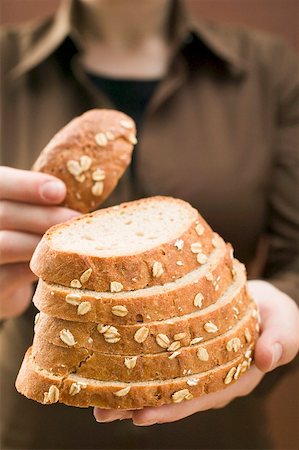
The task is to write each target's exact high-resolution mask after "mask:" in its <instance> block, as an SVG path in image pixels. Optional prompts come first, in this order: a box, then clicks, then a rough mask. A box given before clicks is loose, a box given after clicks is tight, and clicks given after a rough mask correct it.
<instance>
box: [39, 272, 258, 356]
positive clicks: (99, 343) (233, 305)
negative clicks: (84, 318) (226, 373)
mask: <svg viewBox="0 0 299 450" xmlns="http://www.w3.org/2000/svg"><path fill="white" fill-rule="evenodd" d="M242 277H243V280H242V281H241V282H240V284H239V285H238V286H237V287H236V289H235V291H234V292H233V295H232V296H231V298H229V299H226V300H225V301H222V298H223V297H221V298H220V299H219V300H218V302H216V303H215V304H213V305H211V306H210V307H208V308H205V309H204V310H200V311H198V312H197V313H192V314H190V315H186V316H182V317H180V318H175V319H169V320H164V321H155V322H149V323H147V324H146V325H144V324H135V325H119V326H118V327H117V333H118V337H119V340H118V341H117V342H114V343H110V342H108V341H107V340H106V339H105V334H103V333H100V332H99V331H98V326H97V324H94V323H88V322H87V323H86V322H85V323H83V322H82V323H80V322H72V321H67V320H63V319H56V318H53V317H49V316H47V315H46V314H44V313H40V315H39V318H38V321H37V323H36V325H35V336H36V339H46V340H47V341H48V342H50V343H52V344H55V345H58V346H63V347H64V346H66V345H67V344H65V343H64V342H63V341H62V340H61V338H60V332H61V331H62V330H69V331H70V332H71V334H72V335H73V336H74V339H75V342H76V344H75V345H74V346H73V348H76V347H85V348H87V349H91V350H96V351H100V352H103V353H111V354H120V355H128V354H130V355H139V354H144V353H160V352H162V351H164V349H163V348H162V347H160V346H159V345H158V344H157V342H156V336H157V335H158V334H161V333H163V334H165V335H167V336H168V338H169V339H170V341H171V342H172V341H173V340H174V335H175V334H178V333H186V337H185V338H184V339H182V341H181V345H182V346H187V345H189V344H190V341H191V340H192V339H194V338H196V337H202V338H203V341H205V340H207V339H211V338H212V337H215V336H218V335H220V334H222V333H225V332H226V331H228V330H229V328H230V327H233V326H234V325H235V324H236V323H237V321H238V320H239V319H240V318H241V317H243V315H244V314H245V312H246V310H247V307H248V306H249V304H250V303H251V302H252V300H251V299H250V298H249V296H248V294H247V290H246V286H245V274H244V273H243V274H242ZM210 322H212V324H213V325H214V326H216V329H215V330H214V331H213V332H211V331H207V330H206V328H205V327H206V324H207V323H210ZM102 325H106V324H102ZM144 327H145V328H146V329H147V330H148V336H147V338H146V339H145V340H144V341H143V342H137V341H136V340H135V336H136V332H137V331H138V330H140V329H143V328H144Z"/></svg>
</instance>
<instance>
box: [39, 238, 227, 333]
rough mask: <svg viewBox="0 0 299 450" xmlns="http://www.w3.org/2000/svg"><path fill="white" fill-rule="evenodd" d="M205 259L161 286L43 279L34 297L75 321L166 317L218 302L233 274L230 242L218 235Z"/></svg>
mask: <svg viewBox="0 0 299 450" xmlns="http://www.w3.org/2000/svg"><path fill="white" fill-rule="evenodd" d="M216 238H217V246H216V248H215V249H214V250H213V251H212V253H211V254H210V255H209V259H208V261H207V263H206V264H204V265H203V266H200V267H199V268H197V269H195V270H193V271H191V272H190V273H188V274H187V275H185V276H183V277H182V278H179V279H178V280H175V281H173V282H170V283H166V284H164V285H163V286H152V287H149V288H144V289H139V290H136V291H129V292H119V293H110V292H95V291H89V290H86V289H75V288H68V287H65V286H61V285H58V284H53V283H47V282H46V281H43V280H41V279H40V280H39V282H38V285H37V289H36V291H35V294H34V297H33V302H34V304H35V306H36V307H37V308H38V309H39V310H40V311H42V312H44V313H46V314H47V315H49V316H52V317H57V318H60V319H65V320H71V321H76V322H102V323H108V324H112V325H116V326H117V325H120V324H123V325H132V324H136V322H143V323H147V322H151V321H155V320H165V319H169V318H171V317H178V316H183V315H185V314H189V313H191V312H195V311H198V309H199V308H201V309H203V308H206V307H207V306H209V305H211V304H212V303H215V302H216V301H217V299H218V298H219V297H220V296H221V295H222V294H223V293H224V292H225V290H226V289H227V288H228V286H229V285H230V284H231V283H232V280H233V273H234V272H233V270H232V256H231V246H230V245H225V243H224V241H223V240H222V239H221V238H220V237H219V236H217V235H215V237H214V239H216Z"/></svg>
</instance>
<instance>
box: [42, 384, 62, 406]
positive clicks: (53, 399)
mask: <svg viewBox="0 0 299 450" xmlns="http://www.w3.org/2000/svg"><path fill="white" fill-rule="evenodd" d="M58 400H59V389H58V387H57V386H55V385H54V384H52V386H50V388H49V391H48V392H45V393H44V402H43V403H45V404H46V403H57V402H58Z"/></svg>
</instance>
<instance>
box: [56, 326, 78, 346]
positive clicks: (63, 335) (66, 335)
mask: <svg viewBox="0 0 299 450" xmlns="http://www.w3.org/2000/svg"><path fill="white" fill-rule="evenodd" d="M59 336H60V339H61V340H62V342H64V343H65V344H66V345H68V346H70V347H71V346H73V345H75V344H76V341H75V338H74V336H73V335H72V333H71V332H70V330H66V329H65V328H64V329H63V330H61V331H60V333H59Z"/></svg>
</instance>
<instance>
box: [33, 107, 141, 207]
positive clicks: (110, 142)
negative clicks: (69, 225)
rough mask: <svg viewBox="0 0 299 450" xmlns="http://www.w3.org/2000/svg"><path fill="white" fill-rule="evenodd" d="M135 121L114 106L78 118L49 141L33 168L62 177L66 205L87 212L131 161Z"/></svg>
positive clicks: (112, 186) (107, 191) (97, 203)
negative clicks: (113, 107) (65, 190)
mask: <svg viewBox="0 0 299 450" xmlns="http://www.w3.org/2000/svg"><path fill="white" fill-rule="evenodd" d="M135 134H136V128H135V123H134V121H133V120H132V119H131V118H130V117H128V116H127V115H126V114H124V113H121V112H119V111H115V110H112V109H108V110H107V109H93V110H90V111H87V112H86V113H84V114H83V115H82V116H79V117H76V118H75V119H73V120H72V121H71V122H70V123H69V124H67V125H66V126H65V127H64V128H62V129H61V130H60V131H59V132H58V133H57V134H56V135H55V136H54V137H53V138H52V139H51V141H50V142H49V143H48V145H47V146H46V147H45V148H44V150H43V151H42V152H41V154H40V156H39V157H38V159H37V161H36V162H35V164H34V165H33V170H35V171H39V172H44V173H49V174H51V175H54V176H55V177H57V178H60V179H61V180H62V181H63V182H64V183H65V185H66V187H67V194H66V198H65V200H64V202H63V205H65V206H68V207H69V208H72V209H74V210H76V211H80V212H83V213H86V212H88V211H92V210H94V209H96V207H98V206H99V205H100V204H101V203H103V201H104V200H105V199H106V198H107V197H108V196H109V195H110V194H111V192H112V191H113V190H114V188H115V187H116V185H117V183H118V180H119V179H120V177H121V176H122V175H123V173H124V171H125V170H126V168H127V167H128V165H129V164H130V162H131V155H132V150H133V145H134V144H136V142H137V141H136V137H135Z"/></svg>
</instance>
